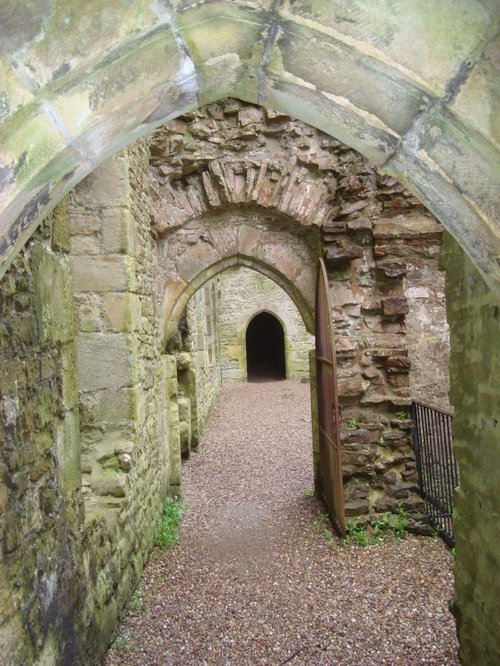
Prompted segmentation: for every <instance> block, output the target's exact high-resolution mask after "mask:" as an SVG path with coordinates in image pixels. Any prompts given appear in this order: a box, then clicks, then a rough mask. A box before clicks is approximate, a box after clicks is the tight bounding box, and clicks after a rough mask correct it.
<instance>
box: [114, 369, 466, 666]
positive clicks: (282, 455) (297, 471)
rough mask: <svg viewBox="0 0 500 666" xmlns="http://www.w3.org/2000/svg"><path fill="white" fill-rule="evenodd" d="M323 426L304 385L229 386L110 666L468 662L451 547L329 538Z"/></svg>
mask: <svg viewBox="0 0 500 666" xmlns="http://www.w3.org/2000/svg"><path fill="white" fill-rule="evenodd" d="M310 420H311V414H310V410H309V386H308V385H307V384H302V383H300V381H298V380H286V381H283V382H267V383H234V382H231V383H228V384H225V385H224V387H223V390H222V394H221V399H220V402H219V404H218V406H217V407H216V409H215V412H214V414H213V416H212V417H211V419H210V422H209V427H208V431H207V433H206V435H205V436H204V438H203V440H202V443H201V450H200V453H199V454H197V455H195V456H191V458H190V459H189V460H188V461H187V462H186V463H185V464H184V500H185V502H186V504H187V510H186V512H185V515H184V518H183V525H182V528H181V533H180V544H179V546H177V547H176V548H174V549H173V550H166V551H160V550H155V551H154V554H153V557H152V558H151V561H150V562H149V563H148V565H147V566H146V569H145V572H144V577H143V580H142V583H141V585H140V586H139V588H138V590H139V592H138V593H137V595H136V598H137V601H136V603H135V604H134V603H133V604H132V605H131V607H130V608H129V612H128V616H127V618H126V619H125V620H124V622H123V623H122V625H121V627H120V630H119V633H118V639H117V641H116V642H115V645H114V647H113V648H112V649H111V650H110V652H109V653H108V656H107V660H106V664H107V666H139V664H140V666H160V665H161V666H163V665H164V664H169V665H171V666H188V665H189V666H201V665H202V664H205V665H206V666H221V664H234V665H235V666H241V665H243V664H245V665H248V666H257V665H258V664H263V665H264V664H265V665H266V666H267V665H272V666H278V665H280V664H284V663H285V662H286V661H287V660H289V661H290V664H291V665H295V666H320V665H321V666H327V665H328V666H330V665H332V664H341V665H342V666H360V664H363V666H381V665H382V664H387V665H388V666H410V665H411V666H417V665H420V664H426V665H427V666H458V660H457V656H456V651H457V641H456V636H455V627H454V622H453V618H452V616H451V615H450V613H449V611H448V606H447V604H448V599H449V597H450V596H451V594H452V587H453V580H452V574H451V562H452V559H451V557H450V554H449V553H448V552H447V550H446V547H445V546H444V544H443V543H442V542H441V541H440V540H436V539H421V538H417V537H414V536H411V535H410V536H408V537H407V538H406V539H405V540H403V541H401V542H396V541H394V540H392V541H391V540H389V541H387V542H384V543H379V544H375V545H372V546H369V547H367V548H359V547H358V546H355V545H345V546H342V545H341V544H340V543H339V542H338V540H337V538H336V537H331V543H330V541H329V540H328V539H327V538H326V536H325V534H324V529H325V528H326V525H327V524H326V523H324V522H323V521H322V518H321V516H322V515H323V516H324V511H325V509H324V505H323V504H322V503H319V502H318V500H316V499H315V498H314V497H312V486H313V478H312V473H311V441H310V438H311V428H310Z"/></svg>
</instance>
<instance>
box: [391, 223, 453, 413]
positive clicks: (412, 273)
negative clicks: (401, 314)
mask: <svg viewBox="0 0 500 666" xmlns="http://www.w3.org/2000/svg"><path fill="white" fill-rule="evenodd" d="M411 234H412V236H413V237H411ZM406 236H407V237H406V238H405V243H404V246H403V247H402V248H401V254H403V255H404V257H405V261H406V265H407V273H406V276H405V278H404V282H403V284H404V287H403V289H404V295H405V297H406V299H407V301H408V314H407V315H406V327H407V337H406V339H407V343H408V355H409V359H410V361H411V373H410V391H411V397H412V398H414V399H415V400H421V401H423V402H426V403H429V404H431V405H433V406H436V407H439V408H441V409H446V410H448V409H450V399H449V396H448V393H449V387H450V380H449V372H448V364H449V357H450V331H449V326H448V321H447V319H446V300H445V293H444V290H445V272H444V269H443V268H442V267H440V256H441V249H442V244H443V230H442V227H441V225H440V224H438V223H437V222H432V220H428V221H427V222H426V224H425V225H424V226H419V227H418V228H416V229H415V228H413V229H409V230H408V232H407V233H406Z"/></svg>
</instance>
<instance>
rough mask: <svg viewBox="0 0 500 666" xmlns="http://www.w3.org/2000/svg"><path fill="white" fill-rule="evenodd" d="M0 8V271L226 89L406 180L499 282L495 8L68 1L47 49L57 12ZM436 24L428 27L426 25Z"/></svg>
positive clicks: (489, 278) (484, 271) (488, 277)
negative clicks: (80, 198) (111, 160)
mask: <svg viewBox="0 0 500 666" xmlns="http://www.w3.org/2000/svg"><path fill="white" fill-rule="evenodd" d="M61 10H62V7H61ZM1 18H2V20H1V22H0V24H1V25H2V27H3V30H4V34H3V35H2V37H3V39H2V43H3V54H4V56H6V57H7V58H8V60H7V61H6V60H3V61H2V63H3V64H2V72H3V75H4V78H5V80H6V82H7V85H6V90H4V91H2V115H3V118H4V119H3V123H2V129H1V136H0V142H1V145H2V153H3V154H4V155H5V158H4V162H5V163H4V165H3V166H2V197H1V205H2V218H1V228H2V236H1V239H2V240H1V244H0V254H1V255H2V257H3V270H5V269H6V267H7V266H8V263H9V262H10V261H11V260H12V258H13V256H14V254H15V252H16V251H18V250H19V248H20V247H22V245H23V244H24V242H25V241H26V239H27V238H28V237H29V236H30V234H31V233H32V232H33V229H34V226H35V224H36V220H37V219H40V217H41V216H43V215H44V214H46V213H47V212H48V210H49V209H50V207H51V206H52V205H53V204H54V203H56V202H57V201H58V200H60V198H61V197H62V196H63V195H64V194H65V193H66V192H68V191H69V190H70V189H71V188H72V187H74V185H75V184H76V183H77V182H79V181H80V180H81V179H82V178H83V177H84V176H85V175H86V174H88V173H89V172H90V171H91V170H92V169H94V168H95V166H96V165H98V164H99V163H100V162H102V161H103V160H104V159H106V158H107V157H109V156H110V155H112V154H114V153H115V152H116V151H117V150H118V149H119V148H121V147H123V146H124V145H126V144H128V143H129V142H130V141H132V140H133V139H135V138H137V137H138V136H140V135H141V134H144V133H145V132H147V131H148V130H150V129H152V128H153V127H155V126H156V125H159V124H160V123H162V122H165V121H166V120H168V119H169V118H173V117H175V116H177V115H179V114H180V113H182V112H184V111H186V110H189V109H194V108H196V107H197V106H199V105H200V104H203V103H206V102H210V101H213V100H216V99H220V98H222V97H225V96H228V95H233V96H235V97H240V98H242V99H246V100H248V101H253V102H260V103H265V104H266V105H268V106H270V107H272V108H276V109H278V110H282V111H284V112H287V113H291V114H293V115H294V116H295V117H297V118H300V119H302V120H305V121H306V122H309V123H310V124H312V125H315V126H316V127H319V128H320V129H322V130H324V131H325V132H327V133H329V134H331V135H332V136H336V137H338V138H340V139H341V140H342V141H344V142H345V143H347V144H349V145H351V146H353V147H354V148H356V149H357V150H359V151H360V152H362V153H363V154H364V155H366V156H367V157H369V158H370V159H371V160H372V161H374V162H375V163H376V164H377V165H378V166H380V167H382V166H383V167H384V169H385V170H386V171H387V172H389V173H392V174H393V175H395V176H396V177H397V178H398V179H399V180H402V181H403V182H405V183H407V184H408V186H409V187H410V189H412V190H413V191H414V192H415V193H416V194H417V195H418V196H419V197H420V198H421V199H422V201H423V202H424V203H425V204H426V205H427V206H428V207H429V209H430V210H432V211H433V212H434V214H435V215H436V216H437V217H438V218H439V219H440V220H441V222H442V223H443V224H444V225H445V226H446V227H447V228H448V229H449V230H450V231H451V232H452V233H453V235H454V236H455V238H457V240H458V241H459V242H460V243H461V245H462V247H464V248H465V249H466V251H467V252H468V253H469V254H470V256H471V257H472V258H473V261H474V262H475V264H476V266H477V267H478V268H479V270H480V271H481V272H482V274H483V276H484V277H485V279H486V280H487V281H488V283H489V284H490V285H494V284H496V285H498V281H499V273H500V268H499V267H498V264H497V263H496V260H495V255H496V254H497V252H498V246H499V242H498V232H497V230H496V225H495V222H494V220H495V210H496V209H497V206H498V200H497V193H498V190H499V188H498V177H497V175H496V172H495V164H497V163H498V140H497V138H496V130H495V127H494V124H493V121H492V120H491V119H492V118H493V117H494V114H493V112H492V110H493V109H494V108H495V95H496V90H497V86H496V84H495V81H496V80H497V72H496V64H495V63H496V59H495V53H496V52H497V49H498V37H497V35H498V25H499V17H498V14H497V13H496V11H495V8H494V7H492V6H489V5H488V4H486V3H484V2H480V1H479V0H474V2H473V3H471V2H470V1H468V0H467V1H466V0H462V2H461V3H459V4H458V5H457V3H456V2H453V3H451V1H450V2H449V3H448V2H445V3H442V4H441V5H440V6H439V8H438V7H432V8H430V7H427V6H422V7H415V6H414V5H411V7H410V5H408V6H406V5H403V6H401V7H400V8H399V9H398V11H397V12H395V11H394V10H393V7H392V4H391V3H389V2H387V3H383V5H381V6H380V7H379V8H378V10H377V14H376V16H375V15H373V13H372V11H371V9H370V7H369V6H368V5H367V6H366V8H357V10H356V12H353V11H352V10H351V9H349V8H346V7H344V5H343V3H341V2H340V0H338V1H337V2H335V3H314V4H313V5H311V6H310V7H309V6H302V5H300V4H299V5H297V4H296V3H295V4H293V5H292V4H291V3H288V2H286V3H283V2H276V3H274V4H273V5H272V7H270V6H268V4H267V3H261V2H252V3H247V2H228V1H225V2H220V3H217V5H216V6H214V5H213V4H212V3H210V4H208V3H203V2H202V3H199V4H195V5H191V6H185V5H181V6H179V7H177V9H176V10H175V11H174V10H172V9H170V8H165V7H163V6H161V7H160V6H159V5H158V6H157V5H153V6H150V5H149V4H148V3H144V6H142V4H140V5H137V4H134V6H133V7H125V6H124V7H122V8H121V9H120V10H119V12H118V14H114V13H113V15H111V14H110V13H109V12H108V11H107V10H105V9H100V8H95V9H93V10H92V11H91V10H85V13H83V12H82V14H81V15H80V14H79V13H77V12H73V13H68V15H67V17H66V20H65V27H64V30H65V40H64V47H63V48H61V49H57V50H52V49H50V48H48V45H49V44H51V42H52V40H53V41H54V42H57V43H60V25H59V19H60V15H59V14H58V13H57V12H55V13H54V14H52V15H50V17H49V18H46V17H45V15H44V14H43V13H41V12H40V10H39V9H37V8H36V7H35V8H33V9H25V10H24V11H23V14H22V15H20V14H19V13H18V12H17V11H16V10H14V9H13V8H11V7H10V5H6V6H4V7H3V8H2V16H1ZM84 25H86V26H87V30H85V29H83V26H84ZM441 25H443V26H446V31H441V32H439V36H438V37H436V36H435V34H434V32H433V30H431V26H441ZM21 26H22V29H21ZM95 26H98V27H97V28H96V27H95ZM117 26H118V28H117ZM388 26H390V29H389V28H388ZM443 34H445V35H446V39H443ZM436 44H438V45H439V48H437V47H436ZM7 62H10V63H12V65H15V66H12V65H11V66H9V65H7V64H6V63H7ZM318 62H320V63H321V67H318V66H317V63H318ZM353 81H355V82H356V84H355V85H353V83H352V82H353ZM478 99H480V100H481V103H480V112H479V113H477V112H476V111H475V109H476V108H477V106H478V101H477V100H478ZM472 241H473V242H472Z"/></svg>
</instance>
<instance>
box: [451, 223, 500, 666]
mask: <svg viewBox="0 0 500 666" xmlns="http://www.w3.org/2000/svg"><path fill="white" fill-rule="evenodd" d="M444 264H445V266H446V299H447V301H446V302H447V310H448V321H449V323H450V331H451V349H452V353H451V358H450V377H451V383H452V389H451V392H450V398H451V403H452V405H453V406H454V408H455V417H454V419H453V440H454V448H455V452H456V455H457V459H458V463H459V467H460V485H459V487H458V489H457V491H456V493H455V513H454V528H455V534H456V556H455V567H454V569H455V578H456V591H455V603H454V612H455V615H456V618H457V625H458V636H459V639H460V658H461V661H462V663H464V664H485V665H486V664H497V663H499V662H500V634H499V632H498V618H497V612H498V571H499V570H500V540H499V538H498V517H499V516H500V494H499V492H498V490H499V488H500V472H499V470H500V411H499V403H498V390H497V387H496V384H497V382H498V377H499V375H500V344H499V341H500V297H499V295H495V294H493V293H491V291H490V290H489V289H488V288H487V286H486V285H485V283H484V281H483V279H482V278H481V276H480V275H479V273H478V272H477V270H476V269H475V268H474V266H473V265H472V263H471V261H470V260H469V259H468V258H467V257H466V256H465V253H464V251H463V250H462V249H461V248H460V247H459V245H458V244H457V243H456V242H455V241H454V240H453V239H452V238H451V237H450V236H449V234H446V237H445V255H444ZM471 379H472V381H471Z"/></svg>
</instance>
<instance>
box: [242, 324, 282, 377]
mask: <svg viewBox="0 0 500 666" xmlns="http://www.w3.org/2000/svg"><path fill="white" fill-rule="evenodd" d="M245 341H246V357H247V378H248V381H259V380H260V381H262V380H267V381H269V380H279V379H286V361H285V332H284V330H283V326H282V325H281V322H280V321H279V319H278V318H277V317H275V316H274V315H273V314H271V313H270V312H259V314H257V315H255V317H253V318H252V320H251V321H250V323H249V324H248V327H247V331H246V336H245Z"/></svg>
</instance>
